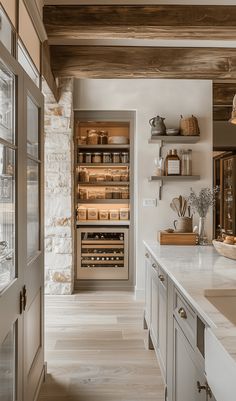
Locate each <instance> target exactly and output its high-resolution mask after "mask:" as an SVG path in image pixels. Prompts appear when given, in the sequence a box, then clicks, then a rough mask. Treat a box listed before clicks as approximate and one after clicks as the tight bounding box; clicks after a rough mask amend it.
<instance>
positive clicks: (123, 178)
mask: <svg viewBox="0 0 236 401" xmlns="http://www.w3.org/2000/svg"><path fill="white" fill-rule="evenodd" d="M120 180H121V181H123V182H127V181H129V173H128V172H127V171H124V172H123V171H122V172H121V174H120Z"/></svg>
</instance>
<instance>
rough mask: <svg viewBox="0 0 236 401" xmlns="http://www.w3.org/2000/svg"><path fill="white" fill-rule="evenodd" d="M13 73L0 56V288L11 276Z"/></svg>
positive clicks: (4, 285) (13, 213) (13, 215)
mask: <svg viewBox="0 0 236 401" xmlns="http://www.w3.org/2000/svg"><path fill="white" fill-rule="evenodd" d="M14 88H15V77H14V75H13V74H12V73H11V72H10V71H9V70H8V68H7V67H6V66H5V65H4V63H3V62H2V61H1V60H0V291H3V290H4V289H5V288H6V287H7V286H8V285H9V284H10V283H11V281H12V280H13V279H14V278H15V207H16V205H15V191H16V180H15V152H16V146H15V126H14V110H15V107H14V91H15V90H14Z"/></svg>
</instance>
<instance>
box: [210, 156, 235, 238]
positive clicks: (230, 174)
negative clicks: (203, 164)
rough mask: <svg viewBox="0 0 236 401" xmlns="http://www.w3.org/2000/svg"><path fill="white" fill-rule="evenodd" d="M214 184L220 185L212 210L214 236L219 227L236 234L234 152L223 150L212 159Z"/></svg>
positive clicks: (228, 232)
mask: <svg viewBox="0 0 236 401" xmlns="http://www.w3.org/2000/svg"><path fill="white" fill-rule="evenodd" d="M214 185H218V186H219V187H220V191H219V195H218V198H217V201H216V205H215V212H214V222H215V233H214V236H215V237H217V236H218V234H219V231H220V228H221V229H223V230H225V232H226V234H228V235H236V155H235V154H232V153H230V152H224V153H222V155H221V156H218V157H216V158H215V159H214Z"/></svg>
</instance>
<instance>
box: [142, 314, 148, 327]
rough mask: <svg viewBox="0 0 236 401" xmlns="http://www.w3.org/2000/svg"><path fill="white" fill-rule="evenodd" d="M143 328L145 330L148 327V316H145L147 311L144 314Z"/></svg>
mask: <svg viewBox="0 0 236 401" xmlns="http://www.w3.org/2000/svg"><path fill="white" fill-rule="evenodd" d="M143 329H144V330H147V329H148V325H147V321H146V318H145V313H144V316H143Z"/></svg>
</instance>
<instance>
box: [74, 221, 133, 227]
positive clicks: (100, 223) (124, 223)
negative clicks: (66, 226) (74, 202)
mask: <svg viewBox="0 0 236 401" xmlns="http://www.w3.org/2000/svg"><path fill="white" fill-rule="evenodd" d="M129 225H130V221H129V220H84V221H77V223H76V226H77V227H80V226H129Z"/></svg>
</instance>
